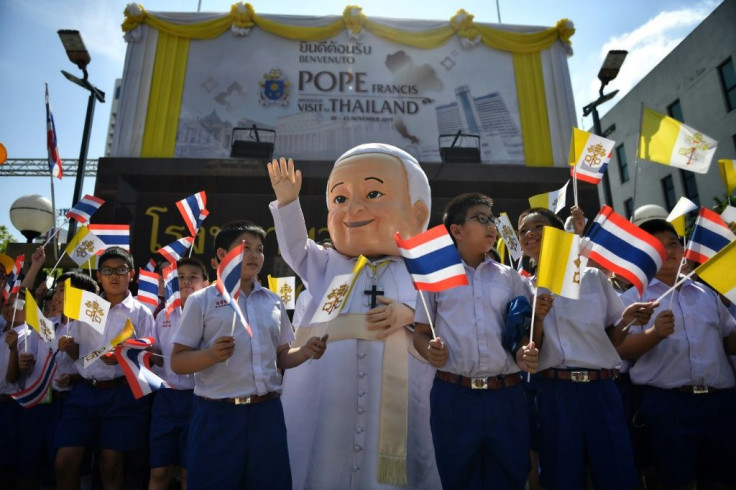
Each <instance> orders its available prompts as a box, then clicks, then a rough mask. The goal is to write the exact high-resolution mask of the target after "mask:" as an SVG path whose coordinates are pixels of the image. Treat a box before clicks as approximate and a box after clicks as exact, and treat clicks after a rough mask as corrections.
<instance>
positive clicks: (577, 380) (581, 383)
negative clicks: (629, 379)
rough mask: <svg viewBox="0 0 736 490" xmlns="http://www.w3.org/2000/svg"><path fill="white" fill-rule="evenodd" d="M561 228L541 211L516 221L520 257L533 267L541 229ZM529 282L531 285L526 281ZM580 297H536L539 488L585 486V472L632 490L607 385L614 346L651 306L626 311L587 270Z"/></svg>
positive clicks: (614, 398) (625, 437) (627, 446)
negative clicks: (532, 263)
mask: <svg viewBox="0 0 736 490" xmlns="http://www.w3.org/2000/svg"><path fill="white" fill-rule="evenodd" d="M545 226H552V227H555V228H558V229H560V230H562V229H563V227H564V225H563V222H562V220H561V219H560V218H559V217H558V216H557V215H556V214H554V213H553V212H551V211H549V210H548V209H544V208H532V209H529V210H527V211H524V212H523V213H522V214H521V216H520V218H519V241H520V243H521V248H522V252H523V253H524V254H525V255H527V256H529V257H531V258H532V259H533V260H534V261H535V262H538V261H539V254H540V251H541V244H542V236H543V234H544V227H545ZM532 283H534V279H532ZM580 290H581V297H580V299H579V300H572V299H569V298H564V297H561V296H560V297H555V298H553V297H552V296H551V295H549V294H539V295H538V298H537V308H536V314H535V319H534V342H535V345H537V346H538V348H539V365H538V369H539V373H538V374H537V375H536V379H535V382H534V385H535V387H536V396H537V401H538V407H539V466H540V471H541V473H540V480H541V484H542V486H544V487H545V488H547V489H549V490H556V489H560V490H575V489H584V488H585V486H586V475H585V466H586V464H587V465H588V467H589V469H590V475H591V478H592V481H593V486H594V487H595V488H596V489H611V490H622V489H626V488H635V487H636V486H637V481H638V477H637V474H636V468H635V466H634V458H633V453H632V449H631V442H630V439H629V433H628V429H627V426H626V420H625V417H624V410H623V405H622V403H621V398H620V396H619V394H618V392H617V390H616V387H615V385H614V383H613V380H614V377H615V375H616V371H615V369H616V368H617V367H618V366H619V365H620V364H621V359H620V358H619V356H618V354H617V353H616V349H615V347H614V345H615V344H618V343H619V342H620V341H621V340H622V339H623V337H624V336H625V329H624V327H625V326H626V325H628V324H629V322H630V321H631V320H632V319H634V318H635V317H636V318H637V319H638V320H639V321H645V320H646V319H648V316H646V315H647V313H648V314H651V305H645V304H641V303H636V304H634V305H631V306H630V307H628V308H626V309H624V306H623V304H622V302H621V300H620V299H619V298H618V296H617V294H616V292H615V291H614V289H613V287H612V286H611V284H610V283H609V282H608V280H607V278H606V276H605V275H604V274H603V272H601V271H600V270H598V269H594V268H590V267H587V268H585V270H584V271H583V273H582V277H581V285H580Z"/></svg>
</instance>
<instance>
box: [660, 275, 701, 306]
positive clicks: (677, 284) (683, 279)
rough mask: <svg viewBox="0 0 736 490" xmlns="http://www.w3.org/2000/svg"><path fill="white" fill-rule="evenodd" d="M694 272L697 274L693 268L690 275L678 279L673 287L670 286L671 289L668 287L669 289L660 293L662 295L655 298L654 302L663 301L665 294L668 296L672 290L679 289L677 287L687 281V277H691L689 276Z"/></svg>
mask: <svg viewBox="0 0 736 490" xmlns="http://www.w3.org/2000/svg"><path fill="white" fill-rule="evenodd" d="M693 274H695V270H692V271H690V274H688V275H686V276H683V278H682V279H680V280H679V281H676V282H675V284H674V285H673V286H672V287H670V288H669V289H668V290H667V291H665V292H664V293H662V294H660V295H659V298H657V299H655V300H654V302H655V303H658V302H660V301H662V300H663V299H664V297H665V296H667V295H668V294H670V293H671V292H672V291H674V290H675V289H677V287H678V286H679V285H680V284H682V283H683V282H685V281H686V280H687V279H689V278H690V276H692V275H693Z"/></svg>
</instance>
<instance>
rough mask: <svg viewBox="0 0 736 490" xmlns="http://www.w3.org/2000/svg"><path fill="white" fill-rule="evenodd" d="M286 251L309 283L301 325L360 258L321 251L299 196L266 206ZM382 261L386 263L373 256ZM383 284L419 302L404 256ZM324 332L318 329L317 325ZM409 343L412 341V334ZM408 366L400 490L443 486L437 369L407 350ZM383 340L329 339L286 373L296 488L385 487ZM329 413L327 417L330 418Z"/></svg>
mask: <svg viewBox="0 0 736 490" xmlns="http://www.w3.org/2000/svg"><path fill="white" fill-rule="evenodd" d="M269 208H270V209H271V214H272V216H273V219H274V228H275V230H276V237H277V239H278V243H279V248H280V249H281V255H282V257H283V259H284V261H286V263H287V264H288V265H289V266H290V267H291V268H292V269H293V270H294V272H295V273H296V274H297V275H298V276H299V277H300V278H301V280H302V282H303V283H304V284H305V287H307V288H308V290H309V293H310V297H311V300H310V301H309V304H307V305H306V306H305V309H304V312H303V316H302V320H303V321H302V322H301V324H300V325H298V327H299V328H310V327H309V323H310V320H311V318H312V316H313V315H314V311H315V310H316V309H317V307H318V306H319V302H320V301H321V299H322V298H323V297H324V293H325V291H326V289H327V287H328V286H329V284H330V282H331V281H332V279H333V278H334V277H335V276H337V275H339V274H349V273H350V272H351V271H352V269H353V266H354V265H355V263H356V261H357V257H348V256H346V255H343V254H341V253H339V252H338V251H337V250H334V249H329V248H324V247H321V246H319V245H317V244H316V243H315V242H314V241H313V240H310V239H309V235H308V233H307V228H306V224H305V222H304V215H303V214H302V210H301V207H300V203H299V200H298V199H297V200H296V201H294V202H292V203H289V204H287V205H286V206H283V207H280V208H279V207H278V203H277V202H276V201H274V202H272V203H270V204H269ZM376 262H377V263H380V262H382V260H378V261H376ZM367 271H368V267H365V268H364V269H363V271H361V273H360V274H359V276H358V278H357V280H356V282H355V285H354V288H353V293H352V294H351V296H350V298H348V300H347V303H346V304H345V307H344V310H343V312H344V313H353V314H355V313H365V312H366V311H368V310H369V309H370V299H369V297H368V296H367V295H365V294H363V291H364V290H367V289H370V287H371V285H372V280H371V279H370V277H369V275H368V272H367ZM378 275H379V276H380V277H379V279H378V285H379V286H381V288H382V289H383V290H384V295H385V296H386V297H387V298H392V299H394V300H396V301H400V302H401V303H404V304H406V305H409V306H410V307H412V308H413V307H414V301H415V300H416V290H415V289H414V286H413V284H412V282H411V277H410V276H409V273H408V271H407V270H406V266H405V265H404V262H403V260H402V259H401V258H400V257H391V258H390V263H388V265H386V266H384V267H381V268H379V269H378ZM315 330H316V331H315V332H314V334H313V335H314V336H319V334H320V332H321V327H318V328H316V329H315ZM409 342H411V339H409ZM407 355H408V359H407V364H408V371H409V399H408V414H407V416H408V418H409V427H408V434H407V436H408V440H407V447H408V449H407V452H408V454H407V472H408V478H409V485H408V486H407V487H402V488H403V489H405V490H406V489H421V490H431V489H439V488H441V483H440V479H439V473H438V472H437V466H436V463H435V457H434V447H433V445H432V433H431V430H430V426H429V392H430V390H431V388H432V383H433V381H434V374H435V369H434V368H433V367H432V366H431V365H429V364H428V363H427V362H425V361H424V360H418V359H417V358H415V357H413V356H412V355H411V354H407ZM382 373H383V342H379V341H371V340H358V339H346V340H341V341H339V342H331V343H330V344H329V346H328V347H327V351H326V352H325V354H324V356H323V357H322V358H321V359H319V360H313V361H308V362H305V363H303V364H301V365H300V366H297V367H295V368H293V369H289V370H287V371H286V375H285V377H284V394H283V396H282V403H283V405H284V416H285V417H286V434H287V438H288V443H289V459H290V463H291V474H292V482H293V487H294V489H301V488H313V489H317V488H340V489H345V490H349V489H371V490H374V489H386V488H395V487H392V486H390V485H382V484H379V483H378V481H377V474H378V432H379V425H380V409H381V381H382ZM325 410H329V415H328V416H325V413H326V412H325Z"/></svg>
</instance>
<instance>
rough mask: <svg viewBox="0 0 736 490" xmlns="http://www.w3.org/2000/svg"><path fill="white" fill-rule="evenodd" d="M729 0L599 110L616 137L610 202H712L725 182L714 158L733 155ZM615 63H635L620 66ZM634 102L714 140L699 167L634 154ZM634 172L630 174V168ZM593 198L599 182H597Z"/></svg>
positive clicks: (734, 44)
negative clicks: (706, 162) (706, 165)
mask: <svg viewBox="0 0 736 490" xmlns="http://www.w3.org/2000/svg"><path fill="white" fill-rule="evenodd" d="M734 26H736V1H734V0H725V1H724V2H723V3H722V4H721V5H720V6H719V7H718V8H717V9H716V10H715V11H713V13H712V14H711V15H710V16H708V17H707V18H706V19H705V20H704V21H703V22H702V23H701V24H700V25H699V26H698V27H696V28H695V30H694V31H693V32H692V33H690V35H689V36H687V37H686V38H685V39H684V40H683V41H682V42H681V43H680V44H679V45H678V46H677V47H676V48H675V49H674V50H673V51H672V52H671V53H670V54H669V55H668V56H667V57H666V58H664V59H663V60H662V61H661V62H660V63H659V64H658V65H657V66H656V67H655V68H654V69H653V70H652V71H651V72H650V73H649V74H647V76H646V77H644V78H643V79H642V80H641V81H640V82H639V83H638V84H637V85H636V86H635V87H634V88H633V89H632V90H631V91H630V92H629V93H628V94H626V96H624V97H623V98H622V99H621V100H620V101H619V102H618V103H617V104H616V105H615V106H614V107H613V108H612V109H611V110H610V111H609V112H608V113H607V114H605V115H604V116H603V117H602V118H601V128H602V131H603V133H604V134H607V137H608V138H610V139H613V140H615V141H616V146H615V148H614V151H613V157H612V159H611V162H610V163H609V166H608V176H609V179H610V182H611V194H612V199H613V207H614V209H615V210H616V211H617V212H619V213H620V214H623V215H625V216H627V217H630V216H631V215H632V214H633V212H634V210H635V209H636V208H638V207H639V206H642V205H644V204H658V205H660V206H662V207H664V208H665V209H667V210H671V209H672V207H673V206H674V205H675V203H676V202H677V200H678V199H679V198H680V197H681V196H685V197H688V198H689V199H690V200H692V201H693V202H695V203H696V204H698V205H703V206H706V207H709V208H710V207H712V206H713V205H714V204H715V201H714V197H718V198H721V199H722V198H723V196H724V195H725V192H726V188H725V186H724V184H723V182H722V180H721V176H720V172H719V170H718V164H717V160H718V159H721V158H729V159H734V158H736V29H734ZM622 69H623V70H627V69H636V67H631V66H626V64H624V66H623V68H622ZM642 105H644V106H646V107H649V108H651V109H653V110H655V111H657V112H660V113H662V114H666V115H669V116H670V117H673V118H675V119H678V120H679V121H682V122H683V123H685V124H687V125H688V126H691V127H693V128H695V129H697V130H699V131H701V132H702V133H704V134H706V135H708V136H710V137H711V138H713V139H715V140H717V141H718V150H717V151H716V154H715V157H714V159H713V162H712V164H711V166H710V169H709V171H708V173H707V174H697V173H693V172H690V171H687V170H680V169H677V168H673V167H669V166H667V165H661V164H658V163H653V162H649V161H646V160H639V161H638V162H637V158H636V155H637V144H638V141H637V140H638V137H639V126H640V119H641V111H642ZM637 167H638V169H637ZM637 172H638V175H637ZM599 187H600V189H599V194H600V196H599V197H600V199H601V202H604V196H603V188H602V186H599Z"/></svg>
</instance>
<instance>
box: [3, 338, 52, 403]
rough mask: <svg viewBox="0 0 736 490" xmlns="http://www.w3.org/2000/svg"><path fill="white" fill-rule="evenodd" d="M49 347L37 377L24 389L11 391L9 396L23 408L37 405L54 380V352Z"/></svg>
mask: <svg viewBox="0 0 736 490" xmlns="http://www.w3.org/2000/svg"><path fill="white" fill-rule="evenodd" d="M57 352H59V351H58V350H57V351H56V352H53V351H52V350H51V349H49V352H48V354H46V359H44V361H43V369H42V370H41V372H40V374H39V375H38V378H36V379H34V380H33V381H32V382H31V381H30V380H29V382H30V384H28V387H27V388H26V389H24V390H21V391H18V392H17V393H12V394H11V395H10V396H11V397H13V400H15V401H17V402H18V403H20V404H21V406H23V407H24V408H33V407H35V406H36V405H38V404H39V403H40V402H41V401H42V400H43V399H44V398H46V397H47V396H48V393H49V387H50V386H51V382H52V381H53V380H54V375H55V374H56V353H57Z"/></svg>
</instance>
